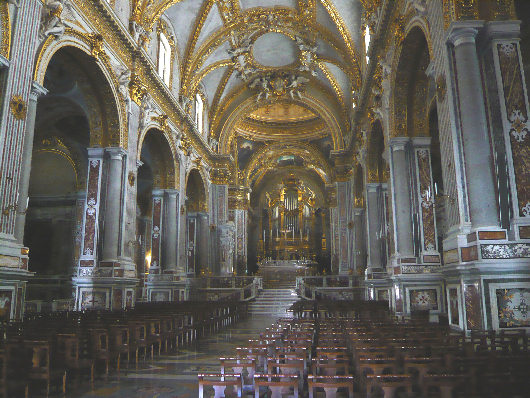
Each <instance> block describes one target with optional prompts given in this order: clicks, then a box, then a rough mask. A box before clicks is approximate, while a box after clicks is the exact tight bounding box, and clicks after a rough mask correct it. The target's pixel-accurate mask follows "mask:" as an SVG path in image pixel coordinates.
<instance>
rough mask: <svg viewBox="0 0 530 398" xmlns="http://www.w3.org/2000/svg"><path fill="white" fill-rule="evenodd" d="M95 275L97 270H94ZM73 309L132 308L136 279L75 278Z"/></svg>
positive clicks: (73, 280) (110, 277) (134, 298)
mask: <svg viewBox="0 0 530 398" xmlns="http://www.w3.org/2000/svg"><path fill="white" fill-rule="evenodd" d="M94 271H95V272H94V273H97V271H98V269H96V270H94ZM72 282H73V285H74V290H75V309H76V310H78V311H83V310H110V309H113V310H117V309H126V308H132V307H134V303H135V300H136V285H137V284H138V279H136V278H125V277H112V276H109V277H98V276H88V277H79V276H78V277H75V278H73V279H72Z"/></svg>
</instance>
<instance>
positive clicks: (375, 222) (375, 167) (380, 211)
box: [367, 120, 388, 268]
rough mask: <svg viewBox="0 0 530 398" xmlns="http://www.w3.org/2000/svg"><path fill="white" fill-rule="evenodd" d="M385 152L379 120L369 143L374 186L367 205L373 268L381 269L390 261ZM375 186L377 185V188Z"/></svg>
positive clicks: (369, 170) (369, 168)
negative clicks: (384, 185)
mask: <svg viewBox="0 0 530 398" xmlns="http://www.w3.org/2000/svg"><path fill="white" fill-rule="evenodd" d="M384 151H385V137H384V135H383V126H382V125H381V122H380V121H379V120H376V121H375V122H374V123H373V124H372V129H371V133H370V138H369V141H368V159H367V183H370V184H372V186H371V187H370V192H371V194H370V199H369V200H370V203H367V206H368V212H369V227H370V228H369V229H370V253H371V256H372V267H374V266H377V267H381V268H385V267H386V264H387V261H388V253H387V251H388V250H387V248H388V242H387V232H388V231H387V228H386V224H387V220H386V218H387V216H388V215H387V212H386V207H387V200H386V198H387V197H386V195H387V193H386V190H385V191H384V190H383V189H382V185H381V184H383V183H385V182H386V181H387V180H388V172H387V163H386V161H385V159H384V157H383V154H384ZM373 184H377V188H376V187H375V186H374V185H373ZM367 200H368V199H367Z"/></svg>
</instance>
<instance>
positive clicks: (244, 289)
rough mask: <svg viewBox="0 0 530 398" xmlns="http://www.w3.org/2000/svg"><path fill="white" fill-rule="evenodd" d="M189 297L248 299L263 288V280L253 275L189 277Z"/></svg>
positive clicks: (209, 299)
mask: <svg viewBox="0 0 530 398" xmlns="http://www.w3.org/2000/svg"><path fill="white" fill-rule="evenodd" d="M188 283H189V286H190V299H192V300H193V299H197V298H200V299H201V300H207V301H218V300H239V301H249V300H252V299H254V298H256V297H257V295H258V293H259V291H260V290H261V289H263V281H262V278H260V277H254V276H209V277H202V278H191V279H189V280H188Z"/></svg>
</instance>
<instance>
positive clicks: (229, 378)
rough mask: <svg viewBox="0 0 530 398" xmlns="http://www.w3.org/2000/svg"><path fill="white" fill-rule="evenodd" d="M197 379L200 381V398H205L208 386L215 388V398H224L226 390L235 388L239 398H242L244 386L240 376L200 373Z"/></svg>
mask: <svg viewBox="0 0 530 398" xmlns="http://www.w3.org/2000/svg"><path fill="white" fill-rule="evenodd" d="M197 378H198V379H199V398H204V387H206V386H211V387H213V389H214V391H215V396H214V397H215V398H222V397H224V396H225V389H226V388H228V387H232V388H234V387H235V389H236V393H237V396H238V398H241V395H242V392H243V384H242V377H241V375H240V374H214V373H199V374H198V375H197Z"/></svg>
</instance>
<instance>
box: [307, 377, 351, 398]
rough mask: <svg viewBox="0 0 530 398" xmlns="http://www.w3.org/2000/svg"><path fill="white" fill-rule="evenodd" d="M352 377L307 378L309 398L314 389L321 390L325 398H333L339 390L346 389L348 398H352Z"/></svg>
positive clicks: (311, 396)
mask: <svg viewBox="0 0 530 398" xmlns="http://www.w3.org/2000/svg"><path fill="white" fill-rule="evenodd" d="M353 384H354V377H353V376H348V375H344V376H318V375H309V376H307V386H308V390H309V398H313V395H314V393H315V389H317V388H322V389H324V392H325V393H326V398H335V397H336V396H337V391H338V389H339V388H347V389H348V398H353Z"/></svg>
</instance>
